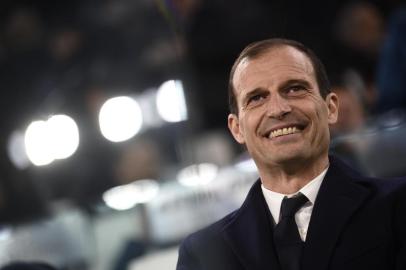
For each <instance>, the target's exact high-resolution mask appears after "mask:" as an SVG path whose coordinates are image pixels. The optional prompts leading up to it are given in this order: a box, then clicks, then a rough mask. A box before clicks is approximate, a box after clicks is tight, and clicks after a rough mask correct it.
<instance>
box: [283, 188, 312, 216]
mask: <svg viewBox="0 0 406 270" xmlns="http://www.w3.org/2000/svg"><path fill="white" fill-rule="evenodd" d="M307 201H308V199H307V197H306V196H305V195H303V194H302V193H299V194H297V196H294V197H291V198H288V197H285V198H283V200H282V205H281V218H284V217H289V216H294V215H295V213H296V212H297V210H299V209H300V207H302V206H303V205H304V204H305V203H306V202H307Z"/></svg>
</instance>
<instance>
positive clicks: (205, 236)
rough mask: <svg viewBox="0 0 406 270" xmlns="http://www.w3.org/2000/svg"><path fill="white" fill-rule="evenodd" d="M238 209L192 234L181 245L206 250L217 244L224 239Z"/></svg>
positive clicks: (189, 248)
mask: <svg viewBox="0 0 406 270" xmlns="http://www.w3.org/2000/svg"><path fill="white" fill-rule="evenodd" d="M238 211H239V210H235V211H234V212H231V213H230V214H228V215H226V216H225V217H223V218H222V219H220V220H219V221H217V222H215V223H213V224H211V225H209V226H207V227H205V228H203V229H201V230H198V231H196V232H194V233H192V234H190V235H189V236H187V237H186V238H185V239H184V240H183V241H182V244H181V246H183V247H184V248H186V249H188V250H205V249H207V248H210V247H211V246H213V245H217V244H218V243H219V242H221V241H223V240H222V233H223V231H224V229H225V228H226V227H227V225H228V224H229V223H230V222H232V220H233V219H234V217H235V216H236V215H237V213H238Z"/></svg>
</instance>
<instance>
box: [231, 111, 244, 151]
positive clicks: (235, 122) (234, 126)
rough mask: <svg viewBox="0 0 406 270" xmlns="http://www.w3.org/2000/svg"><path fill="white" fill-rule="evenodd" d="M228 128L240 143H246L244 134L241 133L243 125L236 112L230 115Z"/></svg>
mask: <svg viewBox="0 0 406 270" xmlns="http://www.w3.org/2000/svg"><path fill="white" fill-rule="evenodd" d="M228 129H229V130H230V132H231V134H232V135H233V137H234V139H235V140H236V141H237V142H238V143H241V144H243V143H245V139H244V136H243V134H242V133H241V126H240V121H239V119H238V116H237V115H235V114H232V113H231V114H229V115H228Z"/></svg>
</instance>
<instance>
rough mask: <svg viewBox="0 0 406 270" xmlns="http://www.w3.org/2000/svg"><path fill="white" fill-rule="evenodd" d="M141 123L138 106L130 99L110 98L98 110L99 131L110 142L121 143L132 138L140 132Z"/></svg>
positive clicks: (122, 97) (124, 97) (123, 97)
mask: <svg viewBox="0 0 406 270" xmlns="http://www.w3.org/2000/svg"><path fill="white" fill-rule="evenodd" d="M142 122H143V118H142V112H141V109H140V106H139V105H138V103H137V101H136V100H134V99H132V98H130V97H126V96H121V97H115V98H111V99H109V100H107V101H106V102H105V103H104V104H103V106H102V108H101V109H100V114H99V125H100V131H101V133H102V135H103V136H104V137H105V138H106V139H108V140H109V141H112V142H122V141H126V140H128V139H130V138H132V137H133V136H134V135H136V134H137V133H138V132H139V131H140V129H141V127H142Z"/></svg>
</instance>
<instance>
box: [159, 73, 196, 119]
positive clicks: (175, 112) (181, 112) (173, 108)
mask: <svg viewBox="0 0 406 270" xmlns="http://www.w3.org/2000/svg"><path fill="white" fill-rule="evenodd" d="M156 106H157V110H158V113H159V115H160V116H161V117H162V119H163V120H165V121H167V122H180V121H184V120H187V117H188V115H187V107H186V100H185V94H184V90H183V85H182V82H181V81H179V80H170V81H166V82H164V83H163V84H162V85H161V86H160V87H159V89H158V92H157V96H156Z"/></svg>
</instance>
